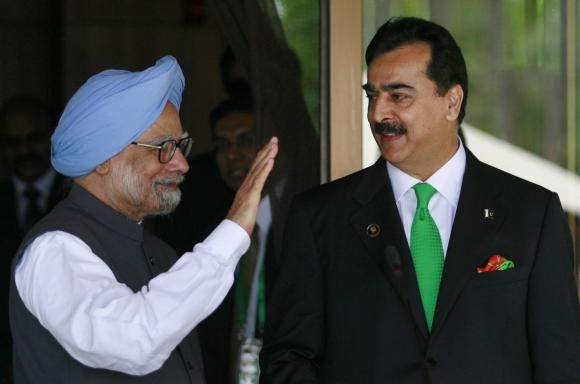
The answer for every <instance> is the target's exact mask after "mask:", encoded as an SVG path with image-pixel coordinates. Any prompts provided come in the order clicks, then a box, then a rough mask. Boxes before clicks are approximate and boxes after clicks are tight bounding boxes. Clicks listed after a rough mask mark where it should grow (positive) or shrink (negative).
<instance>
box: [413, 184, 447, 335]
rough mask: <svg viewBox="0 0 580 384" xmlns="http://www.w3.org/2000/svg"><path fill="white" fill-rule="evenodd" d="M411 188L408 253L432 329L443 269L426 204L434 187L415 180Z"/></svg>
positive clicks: (439, 246) (438, 243)
mask: <svg viewBox="0 0 580 384" xmlns="http://www.w3.org/2000/svg"><path fill="white" fill-rule="evenodd" d="M413 189H414V190H415V195H416V196H417V210H416V211H415V217H414V218H413V225H412V226H411V255H412V256H413V264H414V266H415V273H416V274H417V282H418V283H419V292H420V294H421V301H422V302H423V310H424V311H425V318H426V320H427V326H428V328H429V331H431V326H432V325H433V315H434V314H435V305H436V304H437V294H438V293H439V283H440V282H441V275H442V273H443V245H442V244H441V236H440V235H439V230H438V229H437V224H436V223H435V220H433V217H431V214H430V213H429V208H428V205H429V200H431V197H433V195H434V194H435V193H436V192H437V190H436V189H435V188H433V187H432V186H431V185H429V184H427V183H418V184H415V186H414V187H413Z"/></svg>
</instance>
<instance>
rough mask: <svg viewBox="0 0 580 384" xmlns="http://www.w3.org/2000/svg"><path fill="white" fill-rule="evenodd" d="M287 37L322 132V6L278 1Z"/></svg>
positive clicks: (302, 1)
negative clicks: (296, 57)
mask: <svg viewBox="0 0 580 384" xmlns="http://www.w3.org/2000/svg"><path fill="white" fill-rule="evenodd" d="M275 4H276V8H277V9H278V13H279V16H280V20H281V21H282V27H283V29H284V34H285V36H286V40H287V42H288V44H289V45H290V47H291V48H292V49H293V50H294V52H295V53H296V55H297V56H298V59H299V60H300V63H301V65H302V90H303V93H304V99H305V101H306V106H307V108H308V112H309V114H310V117H311V119H312V123H313V125H314V127H315V130H316V132H317V133H318V132H319V131H320V6H319V3H318V1H312V0H275Z"/></svg>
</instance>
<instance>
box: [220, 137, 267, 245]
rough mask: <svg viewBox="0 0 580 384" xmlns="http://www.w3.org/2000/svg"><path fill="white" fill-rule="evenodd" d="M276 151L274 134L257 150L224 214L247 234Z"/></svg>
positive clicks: (250, 229)
mask: <svg viewBox="0 0 580 384" xmlns="http://www.w3.org/2000/svg"><path fill="white" fill-rule="evenodd" d="M277 153H278V138H277V137H275V136H274V137H272V138H271V139H270V141H269V142H268V143H267V144H266V145H265V146H264V147H263V148H262V149H261V150H260V151H259V152H258V155H257V156H256V158H255V159H254V162H253V163H252V166H251V167H250V170H249V171H248V174H247V175H246V178H245V179H244V182H243V183H242V185H241V186H240V188H239V189H238V191H237V192H236V197H235V198H234V202H233V203H232V206H231V207H230V210H229V212H228V214H227V216H226V218H227V219H229V220H232V221H234V222H235V223H237V224H238V225H239V226H240V227H242V228H244V230H245V231H246V232H248V234H251V233H252V231H253V230H254V225H255V224H256V216H257V214H258V205H259V204H260V199H261V194H262V189H263V188H264V183H265V182H266V179H267V178H268V175H269V174H270V171H272V168H273V167H274V158H275V157H276V154H277Z"/></svg>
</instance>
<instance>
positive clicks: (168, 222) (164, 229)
mask: <svg viewBox="0 0 580 384" xmlns="http://www.w3.org/2000/svg"><path fill="white" fill-rule="evenodd" d="M189 166H190V171H189V172H188V174H187V176H186V178H185V181H184V183H183V184H182V185H181V189H182V200H181V203H180V204H179V206H178V207H177V209H176V210H175V212H173V213H172V214H170V215H169V216H166V217H159V218H157V219H156V222H155V233H156V235H157V236H159V237H160V238H161V239H163V240H164V241H166V242H167V243H168V244H170V245H171V246H173V247H174V248H175V250H176V251H177V252H178V254H182V253H183V252H186V251H190V250H191V249H192V248H193V246H194V245H195V244H196V243H198V242H201V241H203V240H204V239H205V238H206V237H207V236H208V235H209V234H210V233H211V231H213V230H214V228H215V227H216V226H217V225H218V224H219V223H220V222H221V221H222V220H223V219H224V218H225V217H226V214H227V212H228V210H229V207H230V205H231V204H232V201H233V199H234V192H233V191H232V190H231V189H229V188H228V187H227V186H226V185H225V184H224V183H223V181H222V179H221V177H220V175H219V171H218V169H217V166H216V164H215V160H214V154H213V153H205V154H201V155H198V156H196V157H193V158H192V159H190V160H189ZM271 247H273V245H272V244H271V242H269V243H268V245H267V250H266V259H265V265H266V276H265V277H266V286H267V287H269V286H270V285H271V284H270V282H271V280H272V279H273V274H274V271H275V265H276V263H275V260H274V258H273V257H272V256H273V254H274V253H273V250H269V249H268V248H271ZM234 284H235V282H234ZM234 292H235V286H232V288H231V289H230V291H229V292H228V294H227V295H226V297H225V298H224V300H223V302H222V303H221V304H220V306H219V307H218V308H217V309H216V310H215V311H214V312H213V313H212V314H211V315H210V316H208V318H207V319H205V320H204V321H202V322H201V323H200V324H199V325H198V327H197V332H198V336H199V343H200V346H201V351H202V355H203V365H204V370H205V376H206V382H207V384H225V383H226V382H227V380H228V375H229V373H230V369H231V367H230V356H231V351H230V347H231V338H232V337H233V335H232V322H233V320H234V305H235V302H234V296H235V295H234ZM266 295H268V289H267V292H266Z"/></svg>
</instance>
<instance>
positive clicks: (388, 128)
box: [373, 123, 407, 135]
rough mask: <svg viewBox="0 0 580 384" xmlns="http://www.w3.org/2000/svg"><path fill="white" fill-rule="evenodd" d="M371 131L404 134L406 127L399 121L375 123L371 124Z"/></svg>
mask: <svg viewBox="0 0 580 384" xmlns="http://www.w3.org/2000/svg"><path fill="white" fill-rule="evenodd" d="M373 131H374V132H375V133H377V134H389V133H391V134H395V135H404V134H405V133H407V128H406V127H405V126H404V125H403V124H400V123H395V124H392V123H375V124H374V125H373Z"/></svg>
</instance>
